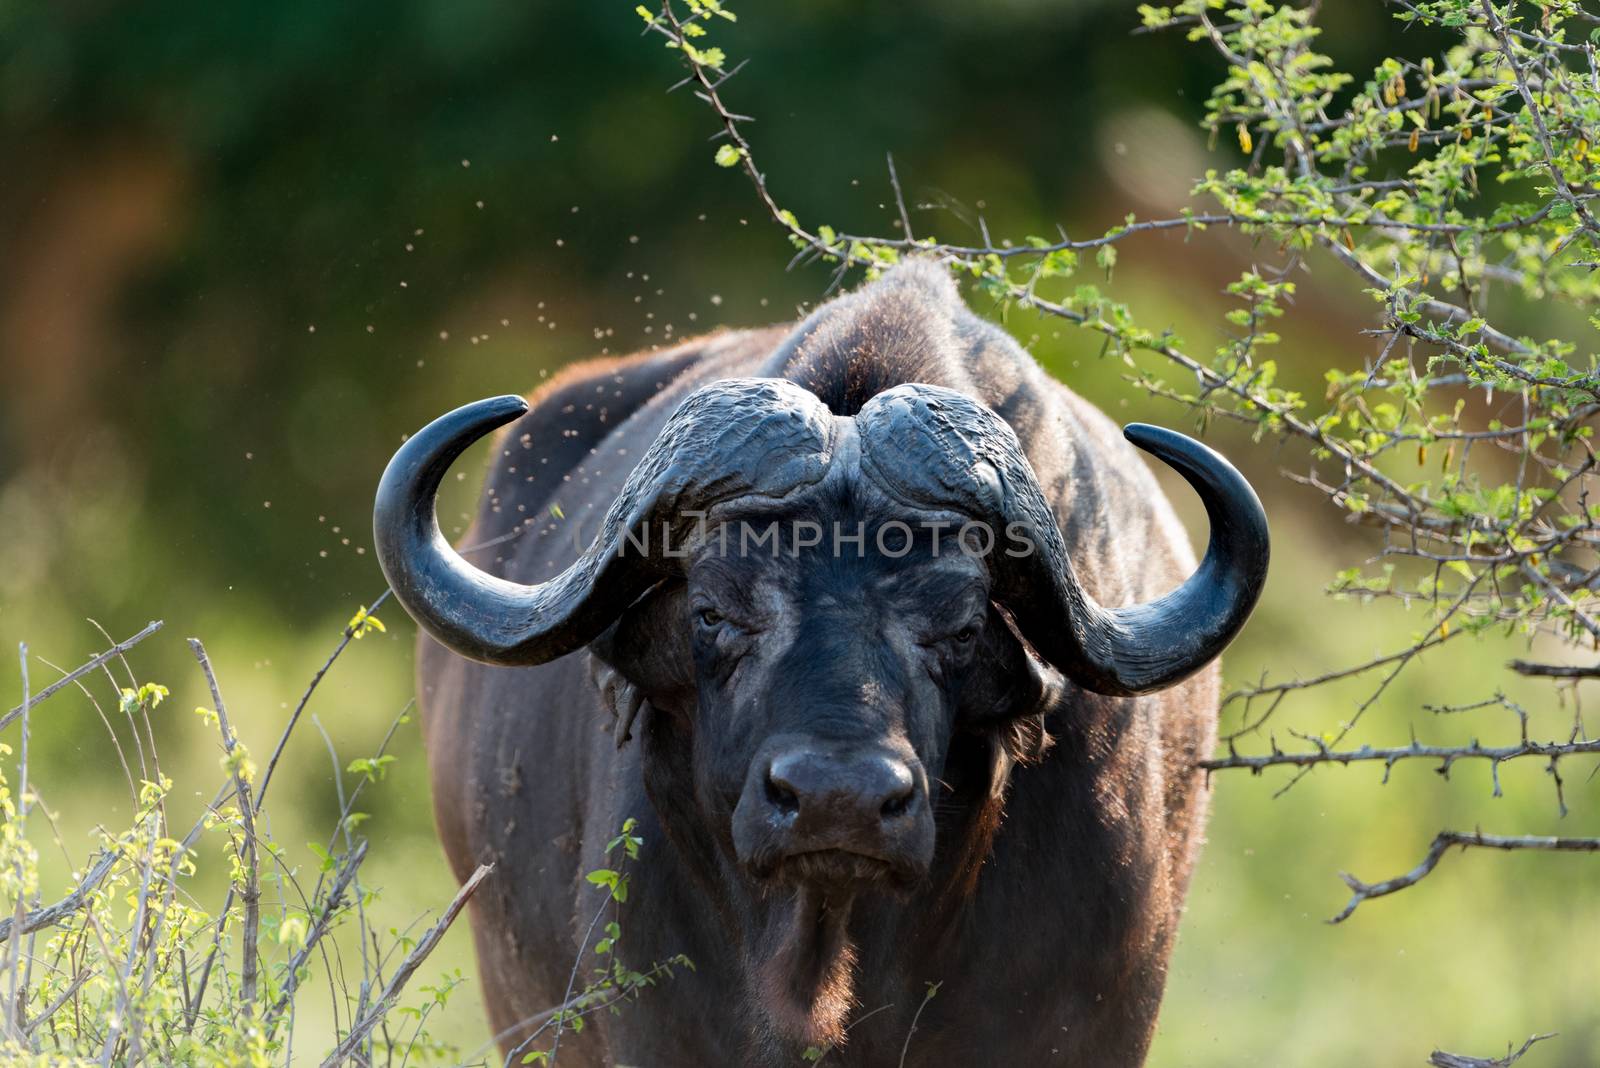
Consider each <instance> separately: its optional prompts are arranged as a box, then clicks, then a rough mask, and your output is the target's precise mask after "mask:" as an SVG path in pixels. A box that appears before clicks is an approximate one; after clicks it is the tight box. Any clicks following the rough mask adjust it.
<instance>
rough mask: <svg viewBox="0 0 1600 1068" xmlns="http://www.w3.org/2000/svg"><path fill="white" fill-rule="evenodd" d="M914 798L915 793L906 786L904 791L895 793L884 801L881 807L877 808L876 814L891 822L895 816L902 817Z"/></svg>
mask: <svg viewBox="0 0 1600 1068" xmlns="http://www.w3.org/2000/svg"><path fill="white" fill-rule="evenodd" d="M915 796H916V791H915V790H914V789H913V788H912V787H910V786H907V787H906V788H905V789H904V790H900V791H897V792H896V793H894V794H891V795H890V796H889V797H888V798H887V799H885V801H884V802H883V805H882V806H881V807H879V809H878V812H879V813H880V814H881V815H882V816H883V818H884V819H886V820H892V819H894V818H895V817H896V816H903V815H905V814H906V812H907V811H909V810H910V808H911V799H912V798H913V797H915Z"/></svg>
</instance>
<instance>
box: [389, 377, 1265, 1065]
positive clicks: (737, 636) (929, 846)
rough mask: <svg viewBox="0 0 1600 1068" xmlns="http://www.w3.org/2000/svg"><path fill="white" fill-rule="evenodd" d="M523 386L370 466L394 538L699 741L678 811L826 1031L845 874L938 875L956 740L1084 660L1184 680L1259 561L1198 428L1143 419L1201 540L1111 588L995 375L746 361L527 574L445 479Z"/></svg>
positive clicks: (1072, 676)
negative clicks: (744, 373)
mask: <svg viewBox="0 0 1600 1068" xmlns="http://www.w3.org/2000/svg"><path fill="white" fill-rule="evenodd" d="M525 410H526V405H525V404H524V403H523V402H522V401H521V400H520V399H519V398H516V397H506V398H499V399H496V400H487V401H482V402H479V403H477V404H471V405H467V406H466V407H464V408H461V409H458V410H457V411H455V412H452V413H450V414H448V415H446V416H443V417H442V418H440V419H438V420H436V421H435V422H433V423H432V424H430V425H429V426H428V427H426V428H425V429H423V430H422V431H421V432H420V433H418V434H417V435H415V436H414V437H412V438H411V439H410V440H408V441H407V442H406V443H405V445H404V446H403V447H402V448H401V449H400V451H399V452H398V453H397V454H396V456H395V457H394V459H393V461H392V462H391V463H390V465H389V467H388V470H387V471H386V472H385V473H384V476H383V481H382V484H381V485H380V487H379V490H378V496H377V507H376V514H375V520H374V525H375V535H376V544H377V552H378V559H379V561H380V563H381V564H382V566H383V570H384V573H385V575H387V576H388V579H389V582H390V584H391V586H392V587H393V589H394V591H395V594H396V596H397V597H398V598H399V600H400V601H401V603H402V604H403V605H404V606H405V607H406V609H407V610H408V611H409V612H410V613H411V614H412V615H413V616H414V617H415V618H416V619H417V621H418V622H419V623H420V624H421V625H422V626H423V627H424V628H425V629H426V630H427V631H428V632H429V633H430V634H431V635H433V637H434V638H436V639H437V640H438V641H440V642H441V643H443V644H444V645H446V646H448V647H449V648H451V649H453V650H455V651H456V652H458V653H460V654H462V655H464V656H468V657H472V658H474V659H477V660H481V661H484V662H487V663H491V664H503V665H532V664H540V663H544V662H546V661H549V660H552V659H554V658H556V657H559V656H562V655H564V654H566V653H570V652H573V651H575V650H578V649H580V648H584V647H588V648H589V650H590V652H591V653H592V654H593V655H594V656H595V657H596V659H597V660H598V661H599V662H600V663H601V664H602V665H603V667H602V669H601V675H602V676H603V678H602V688H603V689H604V690H605V691H606V693H607V694H608V696H610V697H611V698H612V699H613V700H614V701H616V702H617V703H620V704H625V705H628V706H629V707H633V708H636V707H637V706H638V704H639V703H640V702H646V703H648V705H649V707H650V708H651V710H652V712H651V717H650V720H649V722H648V724H647V731H648V733H649V734H650V735H652V736H654V735H658V734H659V735H663V736H671V737H672V738H674V739H677V743H678V744H677V748H676V750H675V751H676V752H677V753H679V754H680V760H681V763H683V764H684V765H685V768H684V769H683V770H684V776H683V777H682V779H680V781H679V782H678V785H677V786H675V787H674V788H673V789H674V791H675V793H676V794H678V795H684V794H687V795H690V796H674V797H673V798H671V805H672V807H673V809H674V815H675V816H678V817H682V816H684V815H685V814H686V815H687V818H688V820H690V821H692V822H694V823H695V824H696V825H697V833H698V834H699V835H700V837H701V838H702V839H703V840H704V841H707V842H710V843H713V845H712V847H711V848H712V851H713V852H714V853H715V854H716V857H717V859H716V863H717V864H718V865H720V869H719V870H720V871H721V872H722V873H723V876H724V877H725V879H724V881H728V882H733V883H737V884H738V886H737V887H736V888H735V889H732V890H723V891H722V893H723V895H724V896H725V897H727V898H728V899H730V900H733V901H734V902H735V903H734V905H732V906H729V907H730V908H731V911H732V912H733V913H734V914H735V915H736V916H738V917H740V918H741V924H742V926H743V927H744V929H743V930H742V931H741V932H740V934H741V937H742V938H743V940H744V943H745V946H746V956H747V959H748V960H749V961H750V970H751V975H752V979H753V981H754V982H755V983H756V985H757V988H758V991H759V995H760V996H759V998H758V1000H759V1001H760V1002H761V1005H762V1008H763V1009H764V1010H765V1011H766V1013H767V1015H768V1018H769V1021H770V1022H771V1023H772V1024H773V1025H775V1027H776V1028H777V1029H778V1030H780V1031H781V1032H784V1033H786V1034H788V1035H789V1036H791V1037H799V1038H803V1039H806V1040H811V1041H815V1040H821V1039H828V1038H831V1037H836V1036H837V1028H838V1027H839V1025H840V1022H841V1021H842V1019H843V1016H844V1013H845V1010H846V1009H847V1007H848V1005H847V1001H848V992H849V983H848V972H849V968H850V953H851V948H850V944H849V940H848V939H847V937H846V935H845V921H846V918H847V917H848V914H849V909H850V905H851V902H852V901H853V900H854V899H855V897H856V896H857V895H858V894H859V893H860V892H861V891H862V890H864V889H868V888H873V889H878V890H883V891H887V892H890V893H894V892H897V891H905V890H907V889H909V888H912V887H914V886H916V885H917V884H918V883H919V881H921V880H923V878H924V877H925V876H926V875H927V873H928V871H929V867H930V864H931V863H932V860H933V856H934V845H935V838H936V833H935V807H936V806H935V804H934V797H933V796H932V792H931V790H930V783H937V782H938V781H939V780H940V778H941V776H942V775H944V774H945V770H946V769H945V764H946V760H947V757H948V756H949V753H950V747H951V744H952V739H954V738H955V737H957V736H958V735H959V734H961V733H962V732H970V731H974V730H978V731H981V730H986V729H987V730H993V731H1001V730H1005V729H1008V726H1009V725H1014V724H1016V723H1018V722H1021V721H1024V720H1026V719H1027V718H1028V717H1034V718H1037V717H1039V716H1040V715H1042V713H1044V712H1045V711H1047V710H1048V709H1049V708H1050V707H1051V705H1052V704H1053V703H1054V701H1055V699H1056V698H1057V697H1058V696H1060V695H1061V694H1062V693H1063V692H1065V691H1066V690H1067V686H1068V684H1069V683H1070V684H1072V685H1075V686H1078V687H1081V688H1083V689H1086V690H1090V691H1094V692H1096V693H1100V694H1108V695H1115V696H1131V695H1137V694H1142V693H1147V692H1150V691H1152V690H1156V689H1160V688H1162V687H1165V686H1169V685H1171V684H1173V683H1175V682H1177V681H1179V680H1181V679H1183V678H1184V677H1186V676H1188V675H1190V674H1191V673H1193V672H1195V671H1197V670H1199V669H1200V668H1201V667H1203V666H1204V665H1205V664H1207V663H1208V662H1209V661H1210V660H1211V659H1212V658H1214V657H1215V656H1216V655H1217V654H1218V653H1219V652H1220V651H1221V650H1222V649H1223V647H1224V646H1226V645H1227V644H1228V642H1229V641H1230V640H1232V638H1233V636H1234V635H1235V634H1236V633H1237V632H1238V630H1239V628H1240V627H1241V626H1242V625H1243V624H1244V622H1245V619H1246V618H1247V617H1248V615H1249V614H1250V611H1251V609H1252V607H1253V606H1254V604H1255V601H1256V598H1257V595H1258V594H1259V592H1260V589H1261V585H1262V582H1263V580H1264V577H1265V573H1266V565H1267V530H1266V520H1265V517H1264V515H1263V514H1262V510H1261V506H1260V503H1259V502H1258V501H1257V499H1256V496H1255V494H1254V493H1253V492H1252V491H1251V489H1250V487H1249V485H1248V484H1247V483H1246V482H1245V480H1244V479H1243V478H1242V477H1241V476H1240V475H1239V473H1238V472H1237V471H1235V470H1234V469H1233V468H1232V467H1231V466H1230V465H1229V464H1228V463H1227V462H1226V461H1225V460H1223V459H1222V458H1221V457H1220V456H1218V455H1217V454H1216V453H1214V452H1212V451H1211V450H1209V449H1207V448H1205V447H1204V446H1202V445H1200V444H1198V443H1197V442H1194V441H1192V440H1190V439H1189V438H1186V437H1184V436H1182V435H1180V434H1176V433H1173V432H1171V431H1167V430H1160V429H1157V428H1154V427H1148V426H1140V425H1134V426H1130V427H1128V429H1127V431H1126V433H1127V436H1128V438H1129V439H1130V440H1132V441H1133V442H1134V443H1135V444H1137V445H1139V446H1140V447H1141V448H1143V449H1145V450H1147V451H1149V452H1151V453H1153V454H1154V455H1156V456H1157V457H1159V458H1160V459H1162V460H1163V461H1165V462H1166V463H1168V464H1170V465H1172V466H1173V467H1174V468H1176V469H1177V470H1178V471H1179V473H1180V474H1182V475H1183V476H1184V478H1185V479H1187V480H1188V482H1189V483H1190V484H1191V485H1192V486H1193V487H1194V489H1195V490H1196V491H1197V492H1198V493H1199V495H1200V497H1201V499H1202V500H1203V501H1204V503H1205V506H1206V509H1207V513H1208V515H1209V517H1210V522H1211V536H1210V545H1209V548H1208V549H1207V552H1206V555H1205V559H1204V561H1203V562H1202V564H1201V565H1200V568H1199V569H1198V570H1197V571H1196V572H1195V574H1194V575H1193V576H1191V577H1190V578H1189V579H1188V580H1187V581H1186V582H1184V583H1183V584H1182V585H1181V586H1180V587H1179V588H1178V589H1176V590H1174V591H1173V592H1171V593H1169V594H1168V595H1166V596H1165V597H1162V598H1161V599H1159V600H1156V601H1153V602H1151V603H1148V604H1138V605H1132V606H1129V607H1124V608H1106V607H1103V606H1101V605H1100V604H1098V603H1096V602H1095V601H1094V600H1093V599H1092V598H1091V597H1090V596H1089V595H1088V594H1087V592H1086V591H1085V590H1084V588H1083V586H1082V585H1081V584H1080V582H1079V580H1078V577H1077V575H1076V574H1075V572H1074V570H1073V562H1072V560H1071V559H1070V558H1069V556H1068V553H1067V550H1066V547H1065V543H1064V541H1063V538H1062V536H1061V532H1060V530H1059V529H1058V527H1057V524H1056V520H1055V517H1054V515H1053V513H1052V510H1051V508H1050V505H1049V503H1048V502H1047V501H1046V498H1045V496H1044V493H1043V492H1042V491H1041V488H1040V486H1039V483H1038V481H1037V479H1036V477H1035V475H1034V472H1033V469H1032V467H1031V466H1030V464H1029V462H1028V460H1027V458H1026V456H1024V454H1023V452H1022V449H1021V446H1020V445H1019V443H1018V441H1017V438H1016V436H1015V434H1014V433H1013V432H1012V430H1011V428H1010V427H1009V426H1008V425H1007V424H1006V423H1005V422H1004V421H1003V420H1002V419H1000V418H999V417H998V416H997V415H995V414H994V413H993V412H992V411H990V410H989V409H987V408H986V407H984V406H983V405H982V404H980V403H979V402H977V401H975V400H973V399H971V398H969V397H967V396H965V395H964V394H961V393H957V392H954V391H952V390H948V389H944V388H940V387H935V386H927V385H904V386H899V387H896V388H894V389H890V390H888V391H886V392H884V393H881V394H879V395H878V396H877V397H875V398H873V399H872V400H871V401H870V402H869V403H867V404H866V405H865V406H864V407H863V408H862V409H861V410H860V412H858V413H857V414H856V415H854V416H835V415H833V414H832V413H830V412H829V410H828V409H827V408H826V407H825V406H824V405H823V404H822V402H821V401H819V400H818V399H817V398H816V397H815V396H813V395H812V394H811V393H809V392H807V391H806V390H804V389H803V388H801V387H800V386H797V385H795V384H793V383H790V382H787V381H782V380H776V379H729V380H725V381H720V382H716V383H713V384H711V385H707V386H705V387H703V388H701V389H699V390H697V391H696V392H694V393H692V394H691V395H690V396H689V397H688V398H687V399H686V400H684V402H683V403H682V405H681V406H680V407H679V408H678V410H677V412H676V413H675V414H674V415H673V416H672V417H671V419H670V420H669V421H668V422H667V423H666V425H665V427H664V428H663V430H662V432H661V433H660V434H659V435H658V436H657V438H656V440H655V441H654V443H653V444H652V445H651V447H650V449H649V451H648V452H647V453H646V455H645V456H644V458H643V459H641V460H640V462H639V464H638V466H637V467H636V468H635V469H634V471H633V473H632V475H631V476H630V477H629V478H628V480H627V482H626V485H625V486H624V488H623V490H622V491H621V493H620V494H619V495H618V496H617V498H616V500H615V501H614V502H613V503H612V505H611V507H610V510H609V512H608V513H607V515H606V517H605V519H604V520H603V521H602V525H601V528H600V530H599V532H598V534H597V535H596V537H595V538H594V540H593V542H592V543H591V544H589V546H588V548H587V549H586V550H585V551H584V552H583V553H582V554H581V555H580V556H579V557H578V559H577V560H576V561H575V562H574V563H573V564H572V565H571V566H570V567H569V568H568V569H567V570H566V571H564V572H563V573H561V574H559V575H557V576H555V577H553V578H551V579H550V580H548V581H546V582H543V583H539V584H537V585H521V584H518V583H515V582H510V581H506V580H504V579H501V578H497V577H493V576H491V575H488V574H486V573H484V572H482V571H479V570H478V569H476V568H474V567H473V566H472V565H470V564H468V563H467V562H466V561H464V560H463V559H462V558H461V557H460V556H459V555H457V554H456V552H455V551H454V550H452V549H451V547H450V546H449V545H448V544H447V543H446V541H445V540H444V538H443V536H442V535H441V533H440V531H439V528H438V524H437V521H436V518H435V514H434V505H433V501H434V496H435V493H436V491H437V489H438V486H439V482H440V480H441V478H442V477H443V475H444V474H445V472H446V470H447V469H448V467H449V466H450V464H451V462H452V461H454V460H455V458H456V457H458V456H459V455H460V454H461V452H462V451H463V450H464V449H465V448H466V447H467V446H468V445H470V444H471V443H472V442H473V441H474V440H476V439H477V438H479V437H481V436H482V435H483V434H485V433H486V432H488V431H489V430H490V429H492V428H494V427H496V426H499V425H501V424H503V423H506V422H508V421H510V420H512V419H514V418H516V417H517V416H519V415H521V414H522V413H523V412H524V411H525ZM1096 521H1098V522H1113V523H1114V518H1111V517H1100V518H1098V519H1097V520H1096ZM618 729H619V732H621V731H623V730H624V727H621V726H619V728H618ZM667 751H668V749H667V748H663V747H662V746H661V745H652V746H647V751H646V752H647V757H646V759H647V761H648V760H649V759H651V758H650V756H649V754H650V753H652V752H657V753H664V752H667ZM650 774H651V769H650V768H649V767H648V766H647V767H646V776H647V779H648V777H649V776H650ZM656 796H657V795H656V792H654V791H653V792H652V798H653V799H655V798H656ZM680 822H681V820H680Z"/></svg>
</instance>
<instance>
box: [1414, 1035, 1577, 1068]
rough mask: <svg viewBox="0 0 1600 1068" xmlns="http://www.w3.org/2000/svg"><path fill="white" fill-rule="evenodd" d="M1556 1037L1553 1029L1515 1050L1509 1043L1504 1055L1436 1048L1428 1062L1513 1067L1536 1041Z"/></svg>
mask: <svg viewBox="0 0 1600 1068" xmlns="http://www.w3.org/2000/svg"><path fill="white" fill-rule="evenodd" d="M1554 1037H1556V1036H1555V1032H1553V1031H1552V1032H1551V1033H1550V1034H1547V1035H1533V1036H1531V1037H1530V1038H1529V1039H1528V1041H1526V1042H1524V1043H1523V1044H1522V1048H1521V1049H1519V1050H1516V1051H1515V1052H1513V1051H1512V1049H1511V1047H1510V1045H1509V1044H1508V1045H1507V1046H1506V1055H1505V1056H1504V1057H1466V1056H1463V1055H1461V1054H1459V1053H1446V1052H1445V1051H1444V1050H1442V1049H1436V1050H1434V1051H1433V1055H1432V1056H1431V1057H1429V1058H1428V1063H1429V1064H1431V1065H1433V1068H1511V1066H1512V1065H1513V1064H1516V1063H1517V1062H1518V1061H1520V1060H1521V1059H1522V1058H1523V1057H1524V1056H1525V1055H1526V1054H1527V1052H1528V1051H1529V1050H1530V1049H1532V1048H1533V1047H1534V1044H1535V1043H1538V1042H1543V1041H1544V1040H1545V1039H1547V1038H1554Z"/></svg>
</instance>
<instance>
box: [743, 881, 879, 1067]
mask: <svg viewBox="0 0 1600 1068" xmlns="http://www.w3.org/2000/svg"><path fill="white" fill-rule="evenodd" d="M852 900H853V895H850V896H844V897H839V896H836V895H830V894H829V893H828V892H827V891H825V890H823V889H821V888H818V887H815V886H802V887H800V888H798V889H797V890H796V891H795V893H794V897H793V899H792V900H791V901H790V902H789V903H788V904H787V905H778V906H776V907H775V908H774V909H773V915H772V918H771V922H770V923H769V925H768V928H767V934H766V937H765V938H763V939H762V940H761V950H762V951H763V952H762V957H763V958H764V959H756V960H752V961H751V971H752V974H753V977H754V980H755V988H756V990H755V992H756V998H757V1006H758V1010H759V1011H760V1013H761V1014H762V1015H763V1016H764V1017H765V1018H766V1024H767V1027H766V1030H767V1039H768V1044H769V1045H773V1046H788V1045H790V1044H792V1043H799V1044H801V1045H806V1046H821V1047H827V1046H836V1045H839V1044H841V1043H842V1042H843V1041H844V1023H845V1018H846V1016H847V1015H848V1014H849V1012H850V1009H851V1007H852V1006H853V1004H854V1002H855V963H856V949H855V946H854V945H853V944H852V943H851V942H850V936H849V932H848V931H847V930H846V923H847V921H848V920H849V918H850V905H851V902H852Z"/></svg>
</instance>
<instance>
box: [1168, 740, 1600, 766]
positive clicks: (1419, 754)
mask: <svg viewBox="0 0 1600 1068" xmlns="http://www.w3.org/2000/svg"><path fill="white" fill-rule="evenodd" d="M1308 740H1309V741H1311V742H1313V743H1320V739H1317V738H1310V739H1308ZM1590 753H1600V740H1595V741H1578V742H1534V741H1524V742H1519V743H1518V744H1516V745H1503V746H1485V745H1479V744H1478V742H1477V741H1476V740H1474V741H1473V742H1472V743H1471V744H1470V745H1464V746H1449V745H1423V744H1422V743H1421V742H1412V743H1411V744H1410V745H1399V746H1390V747H1387V748H1381V749H1375V748H1373V747H1372V746H1369V745H1364V746H1362V747H1361V748H1360V749H1333V748H1330V747H1328V746H1326V745H1319V747H1318V748H1317V749H1312V750H1303V751H1299V752H1294V753H1285V752H1282V751H1281V750H1277V749H1274V751H1273V752H1271V753H1263V754H1261V755H1260V756H1243V755H1241V754H1238V753H1229V754H1228V755H1227V756H1225V757H1218V758H1216V759H1214V760H1202V761H1200V763H1199V764H1198V765H1197V766H1198V767H1200V768H1203V769H1204V770H1206V771H1223V770H1226V769H1229V768H1249V769H1250V770H1251V771H1252V772H1260V771H1262V770H1263V769H1265V768H1272V767H1315V766H1316V765H1318V764H1353V763H1358V762H1361V761H1382V762H1383V763H1384V764H1385V765H1386V767H1385V769H1384V770H1385V773H1387V771H1388V769H1389V768H1392V767H1394V765H1395V764H1397V763H1399V762H1400V761H1402V760H1438V761H1442V763H1443V769H1448V768H1449V767H1450V765H1451V764H1453V763H1455V762H1456V761H1457V760H1474V759H1476V760H1490V761H1493V762H1494V763H1496V764H1499V763H1502V762H1504V761H1507V760H1515V759H1517V758H1518V757H1529V756H1538V757H1567V756H1585V755H1587V754H1590Z"/></svg>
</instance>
